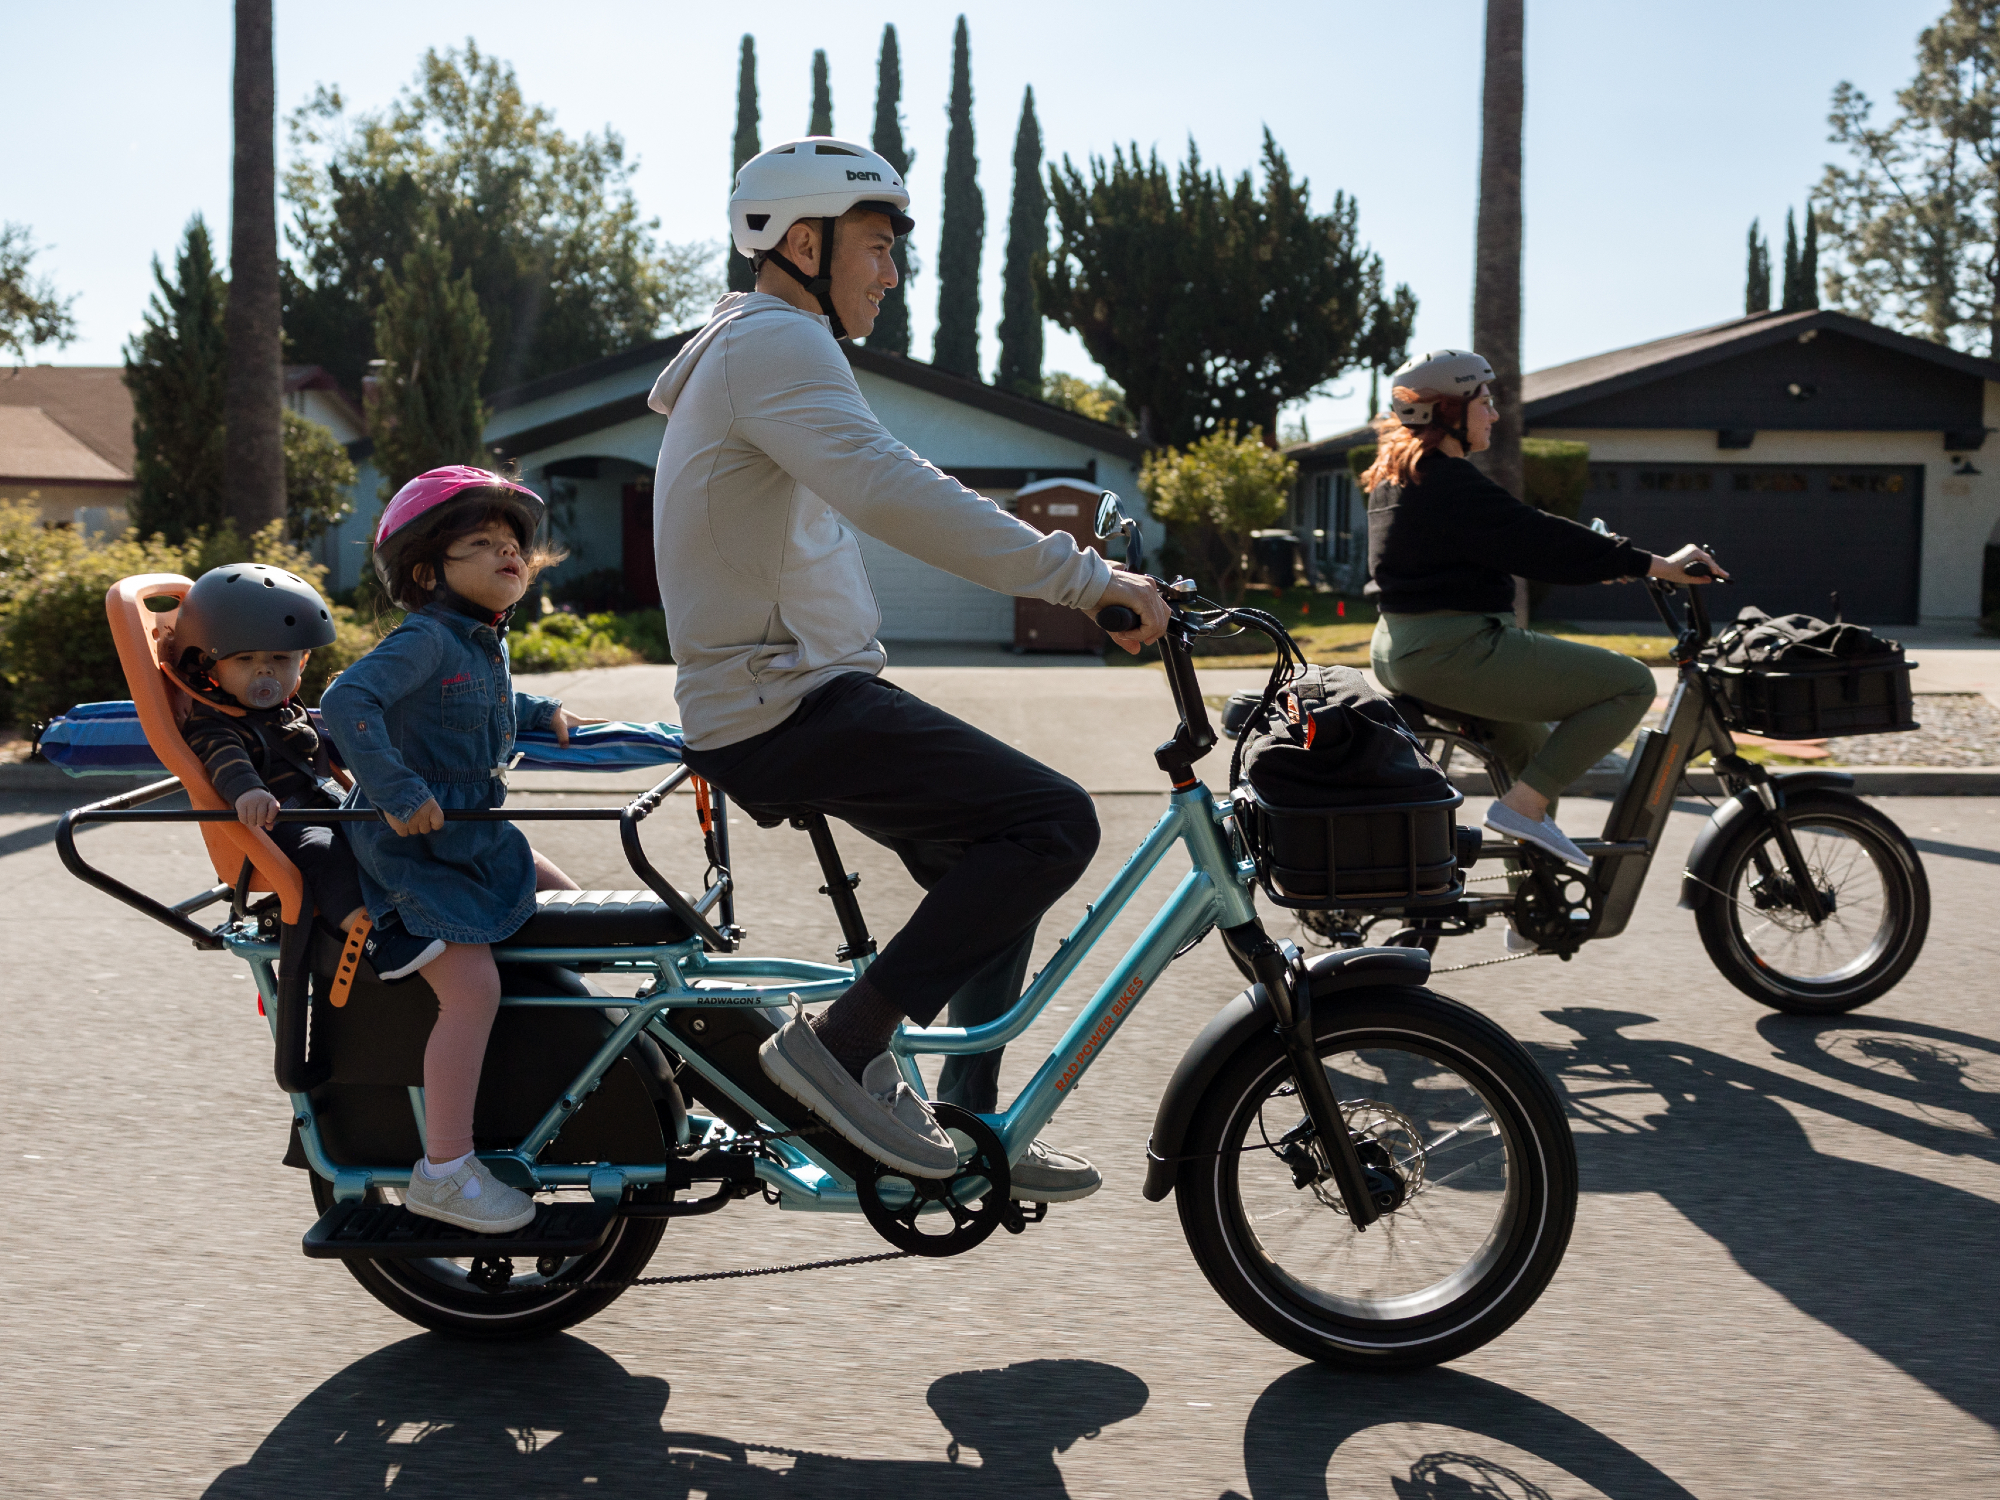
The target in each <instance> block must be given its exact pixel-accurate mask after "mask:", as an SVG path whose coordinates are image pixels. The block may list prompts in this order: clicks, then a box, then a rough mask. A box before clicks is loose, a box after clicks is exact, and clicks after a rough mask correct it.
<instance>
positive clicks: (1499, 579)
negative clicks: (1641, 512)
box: [1366, 452, 1652, 615]
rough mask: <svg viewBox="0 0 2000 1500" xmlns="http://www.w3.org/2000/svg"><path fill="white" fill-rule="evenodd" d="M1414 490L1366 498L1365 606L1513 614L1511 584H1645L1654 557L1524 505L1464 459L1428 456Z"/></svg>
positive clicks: (1382, 487)
mask: <svg viewBox="0 0 2000 1500" xmlns="http://www.w3.org/2000/svg"><path fill="white" fill-rule="evenodd" d="M1416 477H1417V479H1418V481H1419V482H1418V483H1416V484H1413V485H1411V486H1410V487H1409V488H1408V489H1405V488H1403V487H1402V486H1401V485H1396V484H1378V485H1376V486H1375V489H1374V491H1373V492H1372V493H1371V494H1370V495H1369V497H1368V575H1369V576H1368V587H1367V590H1366V593H1367V594H1368V597H1369V598H1371V599H1373V600H1375V602H1376V607H1377V608H1378V609H1381V610H1383V611H1385V612H1386V613H1389V614H1411V615H1414V614H1427V613H1429V612H1431V611H1433V610H1464V611H1467V612H1468V613H1473V614H1506V613H1508V612H1510V611H1511V610H1512V609H1513V608H1514V575H1515V574H1517V573H1518V574H1519V575H1520V576H1521V577H1523V578H1531V579H1534V580H1536V581H1537V582H1543V583H1603V582H1605V581H1606V580H1607V579H1612V578H1636V577H1639V576H1642V575H1643V574H1644V573H1645V571H1646V569H1647V568H1648V567H1650V566H1651V564H1652V556H1651V554H1650V553H1648V552H1646V551H1644V550H1643V549H1641V548H1638V547H1635V546H1633V545H1632V544H1631V543H1630V542H1628V541H1626V540H1625V538H1623V537H1621V536H1605V535H1604V534H1603V533H1601V532H1596V531H1592V530H1591V529H1590V528H1589V527H1588V526H1579V525H1578V524H1577V523H1576V522H1574V521H1570V520H1565V519H1564V518H1563V517H1561V516H1552V515H1550V514H1549V513H1548V512H1546V511H1540V510H1536V509H1535V508H1534V507H1533V506H1532V505H1525V504H1523V503H1522V502H1521V501H1519V500H1516V499H1515V498H1514V497H1513V496H1512V495H1510V494H1508V493H1507V492H1506V491H1505V490H1503V489H1501V488H1500V486H1499V485H1497V484H1495V483H1494V482H1493V481H1492V480H1490V479H1488V478H1487V477H1486V476H1485V475H1484V474H1482V473H1480V472H1479V470H1477V469H1475V468H1474V467H1473V466H1472V465H1471V464H1470V463H1468V462H1466V461H1465V460H1464V459H1462V458H1449V457H1447V456H1446V455H1444V454H1442V453H1435V452H1433V453H1427V454H1425V455H1424V456H1423V457H1422V458H1421V459H1419V460H1418V461H1417V475H1416Z"/></svg>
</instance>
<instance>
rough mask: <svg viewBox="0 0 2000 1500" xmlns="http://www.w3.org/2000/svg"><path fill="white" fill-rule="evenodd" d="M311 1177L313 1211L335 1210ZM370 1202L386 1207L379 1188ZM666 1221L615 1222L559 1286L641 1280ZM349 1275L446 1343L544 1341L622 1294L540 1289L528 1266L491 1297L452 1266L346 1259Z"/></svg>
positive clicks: (328, 1188) (617, 1289) (322, 1183)
mask: <svg viewBox="0 0 2000 1500" xmlns="http://www.w3.org/2000/svg"><path fill="white" fill-rule="evenodd" d="M308 1175H309V1176H310V1177H311V1178H312V1191H313V1205H314V1207H316V1208H317V1209H318V1210H319V1212H321V1213H325V1212H326V1211H327V1210H328V1209H329V1208H331V1207H332V1206H333V1184H332V1183H330V1182H327V1181H326V1180H325V1179H324V1178H322V1177H321V1176H320V1175H319V1174H318V1173H316V1172H314V1173H309V1174H308ZM368 1201H369V1202H371V1203H381V1202H386V1201H388V1200H387V1199H386V1198H385V1197H384V1195H383V1193H382V1190H381V1189H379V1188H370V1189H369V1190H368ZM666 1227H667V1222H666V1220H664V1219H627V1218H622V1217H621V1218H619V1219H617V1220H616V1221H614V1222H613V1224H612V1227H611V1233H610V1235H609V1236H608V1237H607V1238H606V1239H605V1241H604V1243H603V1244H602V1245H599V1246H598V1247H597V1248H596V1249H595V1250H593V1251H591V1252H590V1254H588V1255H583V1256H578V1257H577V1258H576V1259H575V1260H574V1261H572V1262H570V1263H568V1264H567V1265H565V1266H563V1268H562V1269H561V1270H560V1271H559V1272H558V1273H557V1275H556V1277H555V1278H554V1279H556V1280H561V1281H583V1280H586V1279H593V1278H594V1279H597V1280H602V1281H610V1282H619V1281H629V1280H632V1279H633V1278H635V1277H639V1276H643V1275H644V1274H645V1272H646V1264H647V1262H648V1261H650V1260H651V1259H652V1258H653V1251H654V1250H656V1249H657V1248H658V1247H659V1243H660V1236H661V1235H662V1234H663V1233H664V1232H665V1231H666ZM341 1264H342V1265H344V1266H346V1267H347V1271H348V1274H349V1275H350V1276H352V1277H353V1278H354V1279H355V1280H356V1281H358V1282H360V1283H361V1285H362V1286H363V1287H365V1288H366V1289H367V1291H368V1295H369V1296H371V1297H373V1298H374V1299H375V1300H376V1301H377V1302H380V1303H381V1304H382V1305H383V1306H384V1307H386V1308H388V1309H389V1311H391V1312H393V1313H395V1314H396V1315H397V1316H398V1317H403V1318H408V1319H409V1320H410V1321H411V1322H412V1323H415V1324H418V1325H419V1326H421V1327H424V1328H428V1329H430V1330H431V1331H432V1332H433V1333H441V1334H445V1335H446V1336H448V1337H451V1338H458V1339H467V1340H471V1341H475V1342H481V1343H512V1342H519V1341H521V1340H525V1339H539V1338H546V1337H548V1336H549V1335H550V1334H552V1333H560V1332H562V1331H563V1330H564V1329H565V1328H574V1327H575V1326H576V1325H577V1324H578V1323H581V1322H583V1321H584V1320H585V1319H586V1318H592V1317H595V1316H596V1315H597V1314H598V1313H601V1312H603V1311H604V1309H605V1308H607V1307H609V1306H610V1305H611V1304H612V1303H613V1302H616V1301H617V1300H618V1297H619V1294H620V1293H621V1292H623V1291H624V1288H623V1287H621V1286H609V1287H585V1288H580V1289H578V1290H575V1291H545V1290H542V1289H541V1288H540V1287H539V1286H537V1285H536V1284H535V1283H536V1282H538V1281H539V1280H540V1278H539V1277H537V1276H536V1274H535V1267H534V1265H533V1264H532V1263H530V1264H528V1265H525V1266H522V1265H516V1266H515V1268H514V1269H515V1275H516V1280H517V1281H522V1280H525V1281H526V1282H527V1283H528V1284H527V1285H526V1286H523V1287H521V1288H520V1289H519V1290H516V1289H514V1288H513V1287H511V1286H510V1287H509V1289H508V1290H507V1291H504V1292H500V1293H492V1292H485V1291H481V1290H480V1289H479V1288H477V1287H474V1286H469V1285H467V1284H466V1283H465V1280H464V1277H463V1274H462V1268H461V1267H459V1266H458V1265H457V1263H456V1262H453V1261H432V1260H343V1261H342V1262H341Z"/></svg>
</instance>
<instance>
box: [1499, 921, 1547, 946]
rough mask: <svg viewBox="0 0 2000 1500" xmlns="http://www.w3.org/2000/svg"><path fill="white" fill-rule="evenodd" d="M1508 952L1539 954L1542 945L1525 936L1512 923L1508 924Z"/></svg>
mask: <svg viewBox="0 0 2000 1500" xmlns="http://www.w3.org/2000/svg"><path fill="white" fill-rule="evenodd" d="M1507 951H1508V952H1509V953H1539V952H1541V951H1542V945H1541V944H1540V943H1537V942H1536V941H1535V940H1534V939H1533V938H1531V937H1528V936H1527V935H1526V934H1524V933H1523V932H1522V931H1521V929H1520V928H1518V927H1516V926H1515V925H1514V924H1513V923H1512V922H1509V923H1508V924H1507Z"/></svg>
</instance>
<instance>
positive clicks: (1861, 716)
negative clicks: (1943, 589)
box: [1700, 647, 1917, 740]
mask: <svg viewBox="0 0 2000 1500" xmlns="http://www.w3.org/2000/svg"><path fill="white" fill-rule="evenodd" d="M1700 668H1701V671H1702V672H1703V673H1704V674H1706V676H1707V678H1708V680H1709V682H1710V683H1712V684H1713V685H1714V687H1715V688H1716V692H1717V696H1718V697H1719V698H1720V699H1721V702H1722V712H1723V717H1724V718H1726V719H1727V720H1728V721H1729V727H1730V728H1732V729H1740V730H1742V731H1743V732H1744V733H1745V734H1756V735H1762V736H1763V737H1764V738H1765V739H1770V740H1807V739H1826V738H1830V737H1832V736H1835V735H1848V734H1892V733H1894V732H1896V731H1898V730H1903V729H1915V728H1916V727H1917V724H1916V721H1915V720H1914V719H1913V718H1912V717H1911V716H1910V664H1909V663H1908V662H1907V661H1906V660H1904V658H1903V651H1902V648H1901V647H1898V648H1897V649H1896V650H1894V651H1881V652H1876V653H1874V654H1872V655H1868V656H1849V657H1843V658H1841V659H1840V660H1838V661H1830V662H1824V663H1820V662H1815V663H1812V664H1810V665H1802V664H1798V663H1792V662H1771V663H1768V664H1765V663H1759V662H1751V663H1747V664H1741V665H1739V664H1736V663H1728V664H1725V663H1722V662H1713V661H1708V662H1702V663H1701V664H1700Z"/></svg>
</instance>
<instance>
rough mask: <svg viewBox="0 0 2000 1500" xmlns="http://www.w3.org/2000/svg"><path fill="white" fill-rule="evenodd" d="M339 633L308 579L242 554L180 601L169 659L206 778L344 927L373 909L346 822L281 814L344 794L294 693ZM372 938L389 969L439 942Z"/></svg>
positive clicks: (402, 935) (403, 966)
mask: <svg viewBox="0 0 2000 1500" xmlns="http://www.w3.org/2000/svg"><path fill="white" fill-rule="evenodd" d="M333 637H334V631H333V616H332V612H331V611H329V610H328V609H327V607H326V602H325V601H324V600H323V599H321V598H320V596H319V594H318V593H317V591H315V590H314V588H313V587H312V585H311V584H309V583H307V582H306V581H305V580H304V579H303V578H300V577H299V576H298V575H297V574H294V573H288V572H286V571H285V570H284V569H283V568H273V567H267V566H265V565H263V564H260V563H234V564H230V565H227V566H225V567H220V568H212V569H210V570H209V571H208V572H206V573H204V574H202V576H201V577H200V578H199V579H198V580H196V582H195V585H194V587H193V588H191V589H189V590H188V592H187V597H186V598H184V599H183V600H182V601H181V608H180V615H179V618H178V619H177V620H176V622H175V625H174V660H173V663H172V666H173V670H174V676H175V678H176V679H177V680H178V681H179V682H180V684H181V686H182V687H184V688H186V689H187V691H188V693H189V695H190V696H191V697H192V698H193V699H194V706H193V708H192V709H190V710H189V713H188V717H187V722H186V723H185V724H184V725H183V726H182V730H181V733H182V736H183V738H185V739H186V740H187V743H188V748H189V749H191V750H193V751H194V753H195V754H196V755H198V756H200V757H201V762H202V765H203V766H204V767H206V768H207V770H208V779H209V781H210V782H211V783H212V784H213V785H214V787H215V790H216V791H217V793H219V794H220V795H221V796H222V798H223V799H224V800H225V801H227V802H229V803H230V804H232V805H233V806H234V807H235V809H236V816H237V818H238V819H239V820H241V821H242V822H243V823H244V824H245V825H246V826H248V827H251V828H261V829H263V830H264V831H265V832H266V833H267V834H269V835H270V838H271V842H272V843H274V844H276V845H277V846H278V847H279V848H280V849H281V850H283V851H284V853H285V855H286V857H287V858H288V859H290V860H291V861H292V863H293V864H295V865H297V866H298V867H299V871H300V873H301V874H303V875H304V876H305V879H306V883H307V884H308V886H310V887H311V890H312V897H313V901H314V903H315V904H316V905H317V906H318V908H319V912H320V916H321V917H322V918H323V919H324V920H325V921H326V922H327V923H328V924H329V925H331V926H337V927H339V928H340V930H341V931H343V932H345V931H347V930H349V929H350V928H352V927H353V926H354V924H355V923H356V922H357V921H359V920H360V918H361V917H362V916H363V914H364V913H365V912H366V910H367V907H366V905H365V904H364V902H363V900H362V894H361V880H360V876H359V874H358V872H357V869H356V866H355V861H354V853H353V850H351V849H350V848H349V847H348V843H347V840H346V838H345V837H343V835H342V833H341V830H340V828H339V827H338V826H337V825H334V824H327V823H280V822H278V821H277V815H278V810H279V809H280V808H292V809H298V808H331V807H338V806H339V805H340V802H341V798H342V796H343V794H344V789H343V788H342V787H341V785H340V783H339V782H337V781H336V780H334V778H333V766H332V763H331V761H330V760H329V759H328V757H327V751H326V746H325V745H324V744H323V743H321V741H320V737H319V734H318V732H317V731H316V730H314V728H313V726H312V720H311V719H310V718H309V717H308V716H307V714H306V710H305V706H304V705H303V704H301V703H300V702H299V699H298V691H299V678H300V675H301V673H302V672H303V671H304V670H305V665H306V661H307V659H308V658H309V657H311V655H312V652H313V648H314V647H316V646H324V645H327V644H329V643H331V642H332V640H333ZM371 939H372V941H371V943H370V945H369V950H368V956H369V961H370V962H371V963H372V964H373V965H374V967H375V970H376V972H377V973H378V974H380V975H381V976H382V977H383V978H385V979H387V978H392V977H394V976H395V975H396V974H398V973H408V972H411V971H413V970H414V969H415V968H416V967H419V966H420V965H421V963H422V961H423V959H424V958H425V957H426V954H425V953H424V952H423V951H422V950H425V949H428V948H431V947H433V946H435V947H436V948H437V949H438V950H439V951H442V949H443V944H441V943H436V942H435V941H434V940H433V939H428V938H418V937H416V936H414V935H412V934H410V933H407V932H403V931H401V930H399V929H391V930H390V931H389V932H387V933H382V934H371ZM391 948H405V949H408V950H409V951H408V952H401V951H395V952H392V951H389V950H390V949H391ZM428 956H430V957H435V956H436V955H435V954H434V953H433V954H430V955H428Z"/></svg>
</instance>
